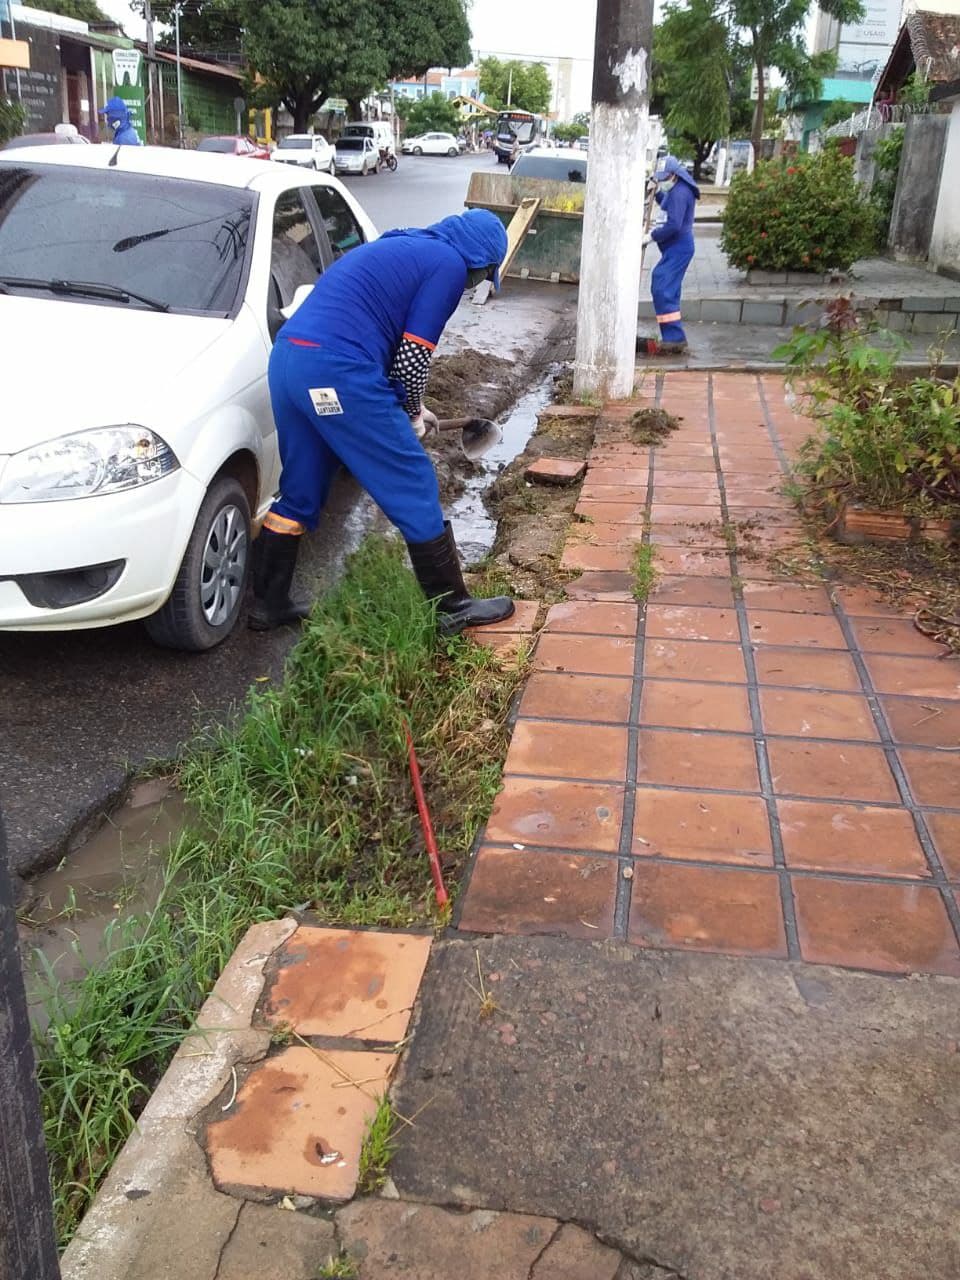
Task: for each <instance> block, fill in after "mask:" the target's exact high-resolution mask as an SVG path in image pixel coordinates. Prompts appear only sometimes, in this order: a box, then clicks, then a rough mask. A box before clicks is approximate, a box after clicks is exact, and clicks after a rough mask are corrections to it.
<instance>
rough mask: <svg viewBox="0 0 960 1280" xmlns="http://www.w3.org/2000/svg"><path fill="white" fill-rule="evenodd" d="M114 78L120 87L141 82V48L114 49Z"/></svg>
mask: <svg viewBox="0 0 960 1280" xmlns="http://www.w3.org/2000/svg"><path fill="white" fill-rule="evenodd" d="M113 79H114V83H115V84H116V85H117V87H118V88H119V87H120V86H121V85H128V86H134V85H138V84H139V83H140V50H139V49H114V51H113Z"/></svg>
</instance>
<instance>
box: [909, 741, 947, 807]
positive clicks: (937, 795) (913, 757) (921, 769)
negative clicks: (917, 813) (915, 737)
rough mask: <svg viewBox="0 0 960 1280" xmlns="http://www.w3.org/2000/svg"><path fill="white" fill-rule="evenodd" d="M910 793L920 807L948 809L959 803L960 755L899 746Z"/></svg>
mask: <svg viewBox="0 0 960 1280" xmlns="http://www.w3.org/2000/svg"><path fill="white" fill-rule="evenodd" d="M899 756H900V761H901V763H902V764H903V768H904V772H905V773H906V775H907V781H908V782H909V783H910V790H911V791H912V792H913V794H914V798H915V799H916V801H917V803H918V804H922V805H928V804H929V805H937V806H939V807H941V808H949V807H950V806H951V805H955V804H957V803H958V800H960V752H957V751H945V750H943V749H941V750H939V751H938V750H935V749H934V750H932V751H924V750H923V749H922V748H920V747H900V748H899Z"/></svg>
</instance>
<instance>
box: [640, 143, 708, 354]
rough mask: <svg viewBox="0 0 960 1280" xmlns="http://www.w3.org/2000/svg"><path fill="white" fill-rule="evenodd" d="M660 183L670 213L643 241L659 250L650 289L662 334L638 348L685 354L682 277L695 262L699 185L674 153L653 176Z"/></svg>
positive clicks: (663, 204) (658, 194)
mask: <svg viewBox="0 0 960 1280" xmlns="http://www.w3.org/2000/svg"><path fill="white" fill-rule="evenodd" d="M652 181H653V182H655V183H656V184H657V189H656V194H655V197H654V198H655V199H656V202H657V204H658V205H659V206H660V208H661V209H662V210H663V211H664V213H665V214H666V215H667V216H666V220H665V221H664V222H661V223H660V225H659V226H656V227H654V228H653V230H652V231H650V232H649V233H648V234H647V236H646V237H645V240H644V243H647V242H648V241H649V240H653V241H654V243H655V244H656V246H657V248H658V249H659V250H660V261H659V262H658V263H657V265H656V266H655V267H654V269H653V271H652V273H651V275H650V291H651V293H652V294H653V306H654V310H655V311H656V316H657V323H658V324H659V326H660V337H659V339H657V338H645V337H640V338H638V339H637V351H638V352H640V353H641V354H643V355H648V356H677V355H683V353H684V352H685V351H686V349H687V335H686V333H685V332H684V328H683V323H682V321H683V316H682V314H681V310H680V293H681V290H682V288H683V277H684V276H685V275H686V273H687V268H688V267H689V265H690V263H691V262H692V261H693V252H694V245H693V215H694V211H695V209H696V203H697V201H698V200H699V199H700V188H699V187H698V186H697V184H696V183H695V182H694V180H693V178H692V177H691V175H690V174H689V172H688V171H687V169H686V167H685V166H684V165H682V164H681V163H680V161H679V160H677V159H676V158H675V157H674V156H666V157H665V159H664V161H663V166H662V168H661V169H660V170H659V171H658V172H657V173H656V174H654V177H653V179H652Z"/></svg>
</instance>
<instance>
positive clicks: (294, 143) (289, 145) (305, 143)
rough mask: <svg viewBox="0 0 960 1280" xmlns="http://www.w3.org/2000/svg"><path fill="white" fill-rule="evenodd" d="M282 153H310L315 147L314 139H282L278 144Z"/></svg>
mask: <svg viewBox="0 0 960 1280" xmlns="http://www.w3.org/2000/svg"><path fill="white" fill-rule="evenodd" d="M277 146H278V147H279V148H280V150H281V151H309V150H310V148H311V147H312V146H313V139H312V138H281V139H280V141H279V142H278V143H277Z"/></svg>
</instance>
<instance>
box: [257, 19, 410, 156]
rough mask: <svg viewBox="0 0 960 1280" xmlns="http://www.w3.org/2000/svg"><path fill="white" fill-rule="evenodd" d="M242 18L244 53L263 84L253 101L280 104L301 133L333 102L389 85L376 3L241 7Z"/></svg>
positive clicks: (295, 128) (266, 104) (262, 103)
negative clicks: (353, 89)
mask: <svg viewBox="0 0 960 1280" xmlns="http://www.w3.org/2000/svg"><path fill="white" fill-rule="evenodd" d="M241 12H242V17H243V33H244V52H245V53H246V56H247V59H248V61H249V64H250V66H251V68H255V70H256V74H257V76H258V77H259V80H258V81H257V82H256V83H251V85H250V91H249V93H248V99H249V100H250V101H251V102H252V103H253V104H254V105H257V106H275V105H276V104H277V103H278V102H279V103H282V104H283V105H284V106H285V107H286V108H287V110H288V111H289V112H290V114H291V115H292V116H293V127H294V130H295V132H297V133H302V132H304V131H305V130H306V128H307V125H308V123H309V121H310V117H311V116H312V115H314V113H315V112H317V111H319V109H320V107H321V106H322V104H323V103H324V101H325V100H326V99H327V98H329V97H330V96H331V95H335V94H339V93H341V92H342V91H343V90H344V89H345V88H348V87H350V86H355V85H357V84H364V85H367V86H368V87H373V86H374V85H377V84H382V83H383V82H384V81H385V80H386V76H387V59H386V56H385V54H384V51H383V48H382V46H381V43H380V30H379V20H378V12H377V6H376V4H375V3H373V0H324V3H323V5H322V6H321V5H320V4H319V3H317V0H242V10H241Z"/></svg>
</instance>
